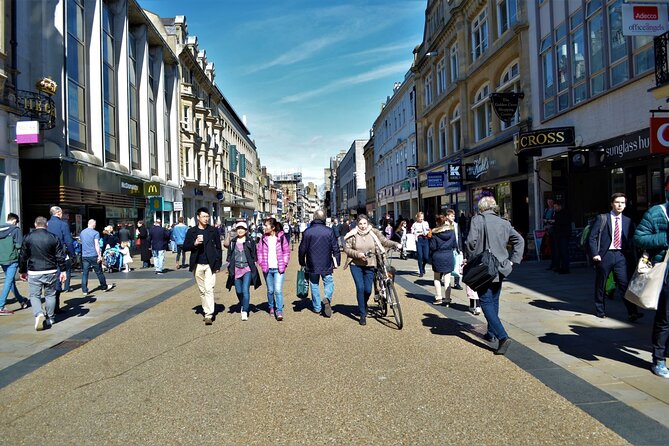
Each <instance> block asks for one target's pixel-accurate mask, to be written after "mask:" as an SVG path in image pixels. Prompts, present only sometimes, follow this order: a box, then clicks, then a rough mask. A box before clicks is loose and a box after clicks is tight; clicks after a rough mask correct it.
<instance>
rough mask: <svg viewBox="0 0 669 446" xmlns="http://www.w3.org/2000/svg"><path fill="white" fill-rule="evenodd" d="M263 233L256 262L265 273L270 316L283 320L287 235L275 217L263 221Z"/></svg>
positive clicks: (288, 257) (288, 247)
mask: <svg viewBox="0 0 669 446" xmlns="http://www.w3.org/2000/svg"><path fill="white" fill-rule="evenodd" d="M263 230H264V234H263V236H262V237H261V238H260V242H259V243H258V264H259V265H260V269H261V270H262V272H263V274H264V275H265V283H266V284H267V303H268V304H269V314H270V316H275V317H276V320H277V321H282V320H283V277H284V274H285V272H286V267H287V266H288V262H290V244H289V242H288V237H286V236H285V235H284V233H283V230H282V228H281V226H280V225H279V223H278V222H277V221H276V219H275V218H267V219H265V221H264V223H263Z"/></svg>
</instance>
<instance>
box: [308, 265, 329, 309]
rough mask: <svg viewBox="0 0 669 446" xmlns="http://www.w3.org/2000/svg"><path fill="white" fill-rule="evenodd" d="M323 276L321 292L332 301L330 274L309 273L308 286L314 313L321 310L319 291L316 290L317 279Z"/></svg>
mask: <svg viewBox="0 0 669 446" xmlns="http://www.w3.org/2000/svg"><path fill="white" fill-rule="evenodd" d="M321 277H322V278H323V292H324V293H325V298H326V299H327V300H329V301H330V302H332V295H333V294H334V279H333V278H332V274H314V273H309V288H311V303H312V305H313V306H314V311H315V312H316V313H320V312H321V293H320V291H319V290H318V280H319V279H320V278H321Z"/></svg>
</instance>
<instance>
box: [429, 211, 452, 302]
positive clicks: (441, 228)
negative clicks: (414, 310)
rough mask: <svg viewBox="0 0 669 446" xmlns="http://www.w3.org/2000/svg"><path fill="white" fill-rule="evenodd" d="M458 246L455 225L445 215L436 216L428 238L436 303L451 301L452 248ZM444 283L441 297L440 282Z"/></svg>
mask: <svg viewBox="0 0 669 446" xmlns="http://www.w3.org/2000/svg"><path fill="white" fill-rule="evenodd" d="M457 247H458V245H457V239H456V237H455V227H454V226H453V224H452V223H451V222H450V221H449V220H448V219H447V218H446V216H445V215H439V216H437V226H436V227H435V228H434V229H433V230H432V238H431V239H430V258H431V259H432V271H433V272H434V289H435V293H434V303H435V304H436V305H440V304H442V303H443V304H444V305H446V306H448V305H450V303H451V273H452V272H453V270H454V269H455V257H454V253H453V250H455V249H456V248H457ZM442 281H443V284H444V294H445V297H444V298H443V299H442V297H441V284H442Z"/></svg>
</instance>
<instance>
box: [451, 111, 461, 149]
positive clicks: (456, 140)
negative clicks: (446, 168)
mask: <svg viewBox="0 0 669 446" xmlns="http://www.w3.org/2000/svg"><path fill="white" fill-rule="evenodd" d="M451 147H453V153H456V152H458V151H460V105H457V106H456V107H455V109H454V110H453V114H452V116H451Z"/></svg>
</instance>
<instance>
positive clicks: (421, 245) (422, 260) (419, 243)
mask: <svg viewBox="0 0 669 446" xmlns="http://www.w3.org/2000/svg"><path fill="white" fill-rule="evenodd" d="M416 255H417V256H418V273H419V274H425V265H426V264H427V261H428V260H429V259H430V241H429V240H428V239H427V237H418V238H417V239H416Z"/></svg>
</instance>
